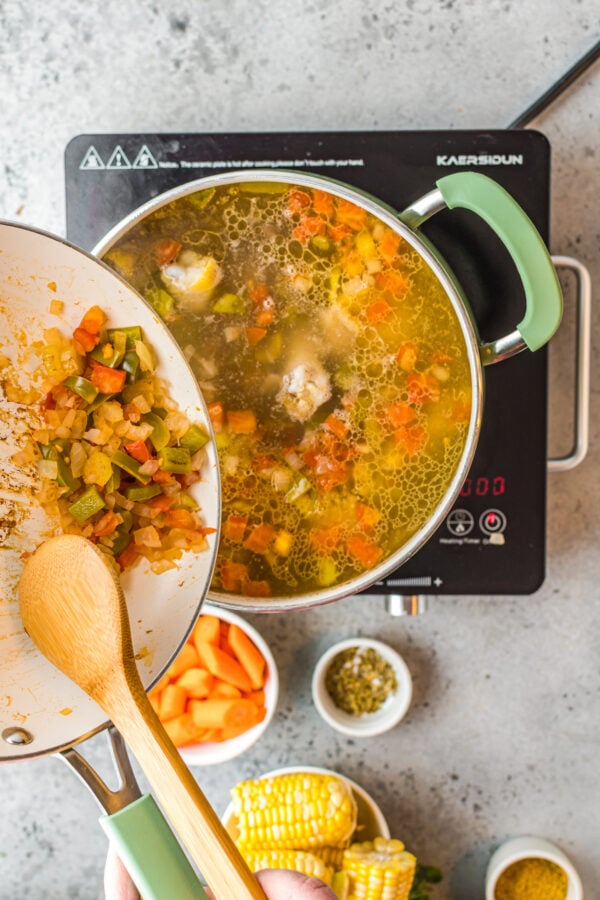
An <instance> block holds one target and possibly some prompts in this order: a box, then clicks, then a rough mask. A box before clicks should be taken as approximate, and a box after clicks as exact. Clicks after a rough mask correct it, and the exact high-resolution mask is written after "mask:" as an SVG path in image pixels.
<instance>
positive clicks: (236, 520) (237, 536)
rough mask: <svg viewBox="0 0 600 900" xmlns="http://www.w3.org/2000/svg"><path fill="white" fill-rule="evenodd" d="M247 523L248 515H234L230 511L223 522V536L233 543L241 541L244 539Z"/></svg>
mask: <svg viewBox="0 0 600 900" xmlns="http://www.w3.org/2000/svg"><path fill="white" fill-rule="evenodd" d="M247 524H248V516H236V515H234V514H233V513H230V514H229V515H228V516H227V520H226V522H225V523H224V524H223V536H224V537H226V538H227V539H228V540H230V541H235V543H241V542H242V541H243V540H244V532H245V531H246V526H247Z"/></svg>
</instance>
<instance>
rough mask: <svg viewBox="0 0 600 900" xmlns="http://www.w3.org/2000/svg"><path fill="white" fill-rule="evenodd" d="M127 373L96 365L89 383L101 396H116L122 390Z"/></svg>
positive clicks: (122, 370)
mask: <svg viewBox="0 0 600 900" xmlns="http://www.w3.org/2000/svg"><path fill="white" fill-rule="evenodd" d="M126 378H127V372H125V370H124V369H110V368H109V367H108V366H102V365H100V364H97V365H95V366H94V368H93V369H92V374H91V375H90V381H91V382H92V384H93V385H94V386H95V387H97V388H98V390H99V391H100V393H101V394H118V393H119V392H120V391H122V390H123V385H124V384H125V379H126Z"/></svg>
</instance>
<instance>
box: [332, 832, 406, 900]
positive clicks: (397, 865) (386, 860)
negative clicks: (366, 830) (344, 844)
mask: <svg viewBox="0 0 600 900" xmlns="http://www.w3.org/2000/svg"><path fill="white" fill-rule="evenodd" d="M416 862H417V861H416V859H415V857H414V856H413V855H412V853H407V852H406V851H405V850H404V844H403V843H402V841H396V840H388V839H387V838H382V837H377V838H375V840H374V841H365V842H364V843H362V844H352V845H351V846H350V847H349V848H348V849H347V850H346V851H345V853H344V861H343V864H342V871H343V872H347V873H348V874H349V875H350V900H406V898H408V895H409V893H410V889H411V886H412V883H413V879H414V877H415V867H416Z"/></svg>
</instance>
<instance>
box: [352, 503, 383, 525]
mask: <svg viewBox="0 0 600 900" xmlns="http://www.w3.org/2000/svg"><path fill="white" fill-rule="evenodd" d="M355 510H356V519H357V522H358V524H359V525H360V527H361V528H362V529H363V531H371V530H372V529H373V528H375V526H376V525H377V523H378V522H379V520H380V518H381V513H380V512H379V510H378V509H374V508H373V507H372V506H367V504H366V503H361V502H360V500H358V501H357V503H356V507H355Z"/></svg>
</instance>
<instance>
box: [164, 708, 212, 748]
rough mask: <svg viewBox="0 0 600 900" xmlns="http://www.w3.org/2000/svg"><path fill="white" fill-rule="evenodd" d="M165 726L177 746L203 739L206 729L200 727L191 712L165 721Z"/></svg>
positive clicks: (184, 745)
mask: <svg viewBox="0 0 600 900" xmlns="http://www.w3.org/2000/svg"><path fill="white" fill-rule="evenodd" d="M163 726H164V729H165V731H166V732H167V734H168V735H169V737H170V738H171V740H172V741H173V743H174V744H175V746H176V747H186V746H187V745H188V744H196V743H198V742H199V741H201V740H202V737H203V735H204V729H202V728H198V726H197V725H196V723H195V722H194V717H193V716H192V714H191V713H189V712H185V713H182V714H181V715H180V716H176V717H175V718H174V719H169V720H168V721H167V722H163Z"/></svg>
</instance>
